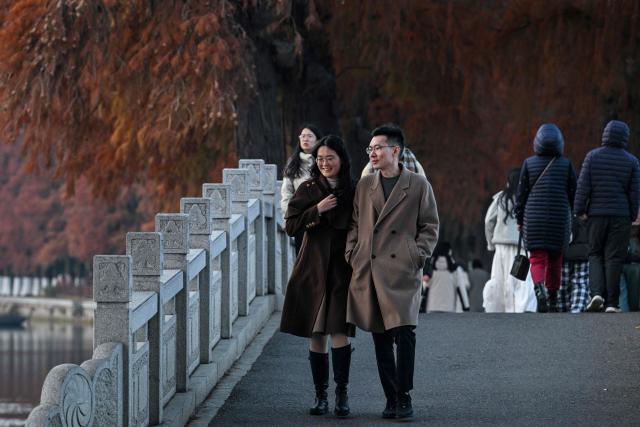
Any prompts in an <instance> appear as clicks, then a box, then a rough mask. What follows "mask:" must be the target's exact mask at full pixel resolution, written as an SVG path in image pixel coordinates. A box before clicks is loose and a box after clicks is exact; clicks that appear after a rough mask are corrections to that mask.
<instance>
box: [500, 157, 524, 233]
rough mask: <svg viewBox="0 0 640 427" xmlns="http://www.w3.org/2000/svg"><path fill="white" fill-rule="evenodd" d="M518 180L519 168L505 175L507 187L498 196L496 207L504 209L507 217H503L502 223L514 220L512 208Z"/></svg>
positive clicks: (514, 204) (514, 203) (514, 202)
mask: <svg viewBox="0 0 640 427" xmlns="http://www.w3.org/2000/svg"><path fill="white" fill-rule="evenodd" d="M519 180H520V168H513V169H511V170H510V171H509V173H508V174H507V187H506V188H505V189H504V190H503V191H502V193H501V194H500V195H499V196H498V205H499V206H500V207H501V208H502V209H504V211H505V212H506V213H507V215H506V216H505V217H504V220H503V221H504V223H505V224H506V223H507V219H508V218H515V217H516V216H515V212H514V208H515V206H516V191H517V190H518V181H519Z"/></svg>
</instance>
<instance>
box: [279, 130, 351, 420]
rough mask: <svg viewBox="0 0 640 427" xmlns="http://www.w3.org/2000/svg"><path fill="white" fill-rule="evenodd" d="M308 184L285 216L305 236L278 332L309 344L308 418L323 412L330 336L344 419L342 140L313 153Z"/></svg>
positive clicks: (347, 359)
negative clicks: (311, 392)
mask: <svg viewBox="0 0 640 427" xmlns="http://www.w3.org/2000/svg"><path fill="white" fill-rule="evenodd" d="M313 155H314V158H315V159H316V164H315V166H314V167H313V168H312V170H311V177H312V178H311V179H310V180H308V181H306V182H305V183H303V184H301V185H300V186H299V187H298V189H297V190H296V192H295V194H294V195H293V197H292V198H291V200H290V201H289V206H288V208H287V212H286V215H285V218H286V231H287V234H289V235H290V236H293V235H295V234H296V233H297V232H299V231H300V230H304V231H305V234H304V239H303V241H302V247H301V248H300V252H299V253H298V258H297V259H296V263H295V265H294V267H293V272H292V273H291V277H290V278H289V283H288V284H287V292H286V295H285V299H284V307H283V309H282V321H281V324H280V330H281V331H282V332H286V333H289V334H293V335H297V336H301V337H307V338H311V343H310V346H309V361H310V364H311V374H312V375H313V382H314V384H315V389H316V401H315V404H314V406H313V407H311V409H310V410H309V413H310V414H311V415H322V414H325V413H327V411H328V402H327V387H328V381H329V355H328V348H327V344H328V336H329V335H330V336H331V358H332V361H333V379H334V381H335V382H336V405H335V409H334V413H335V414H336V415H337V416H347V415H348V414H349V404H348V398H347V384H348V382H349V366H350V364H351V344H350V343H349V339H348V337H349V336H354V332H355V329H354V327H353V326H352V325H348V324H347V320H346V317H347V293H348V287H349V279H350V277H351V268H350V267H349V265H348V264H347V263H346V262H345V259H344V250H345V244H346V238H347V228H348V226H349V220H350V219H351V213H352V209H353V193H354V184H353V181H352V180H351V162H350V160H349V155H348V154H347V151H346V149H345V147H344V144H343V142H342V140H341V139H340V138H339V137H337V136H334V135H329V136H326V137H324V138H322V139H321V140H320V142H318V144H317V145H316V147H315V149H314V151H313Z"/></svg>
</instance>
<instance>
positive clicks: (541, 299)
mask: <svg viewBox="0 0 640 427" xmlns="http://www.w3.org/2000/svg"><path fill="white" fill-rule="evenodd" d="M563 149H564V138H563V136H562V132H560V129H558V127H557V126H556V125H554V124H543V125H542V126H540V128H539V129H538V132H537V133H536V137H535V139H534V140H533V151H534V152H535V155H534V156H532V157H529V158H528V159H526V160H525V161H524V163H523V164H522V169H521V173H520V182H519V183H518V192H517V195H516V207H515V213H516V220H517V222H518V228H519V229H520V230H521V231H522V232H523V233H524V241H525V247H526V248H527V250H528V251H529V259H530V261H531V278H532V279H533V283H534V286H535V293H536V299H537V300H538V311H539V312H542V313H544V312H547V311H549V310H552V311H556V304H557V299H558V289H559V288H560V274H561V270H562V250H563V248H565V247H566V245H567V244H568V242H569V231H570V222H571V208H572V207H573V198H574V194H575V189H576V173H575V171H574V169H573V166H572V165H571V161H570V160H569V159H567V158H566V157H564V156H563V155H562V152H563ZM552 161H553V163H551V162H552ZM547 166H548V168H547ZM545 168H547V169H546V171H545ZM543 171H544V174H543ZM541 175H542V176H541ZM538 178H540V179H539V180H538Z"/></svg>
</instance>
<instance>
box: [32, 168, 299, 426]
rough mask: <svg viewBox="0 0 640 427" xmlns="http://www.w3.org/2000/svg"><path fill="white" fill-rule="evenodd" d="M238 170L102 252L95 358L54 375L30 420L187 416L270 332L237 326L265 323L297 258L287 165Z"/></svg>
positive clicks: (136, 421) (116, 421)
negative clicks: (287, 204) (282, 172)
mask: <svg viewBox="0 0 640 427" xmlns="http://www.w3.org/2000/svg"><path fill="white" fill-rule="evenodd" d="M239 166H240V167H239V168H237V169H225V170H224V171H223V183H221V184H204V185H203V187H202V193H203V194H202V196H203V197H200V198H183V199H181V201H180V211H181V213H179V214H165V213H160V214H158V215H156V231H155V232H144V233H143V232H135V233H128V234H127V245H126V255H96V256H95V257H94V261H93V286H94V300H95V304H96V310H95V316H94V352H93V357H92V359H90V360H88V361H86V362H84V363H83V364H82V365H80V366H77V365H74V364H63V365H59V366H56V367H55V368H53V369H52V370H51V371H50V372H49V374H48V375H47V377H46V379H45V381H44V385H43V389H42V395H41V401H40V405H39V406H37V407H36V408H35V409H34V410H33V411H32V412H31V414H30V415H29V418H28V419H27V426H146V425H159V424H163V425H184V424H185V423H186V421H187V420H188V417H189V416H190V415H191V412H190V411H189V410H187V412H185V409H184V408H185V407H187V408H192V409H191V411H192V410H193V408H195V405H197V404H198V403H200V402H201V401H202V399H204V396H206V395H208V394H209V392H210V391H211V388H212V387H213V386H214V385H215V382H216V381H217V379H219V378H220V377H222V375H223V374H224V371H226V370H227V369H228V368H229V367H230V366H231V362H232V360H235V358H237V357H239V353H241V352H242V351H243V350H244V348H245V347H246V345H247V344H248V341H250V339H251V338H253V335H255V333H257V331H258V330H259V326H260V324H256V325H253V327H252V328H247V327H245V328H244V329H238V330H237V331H236V326H237V325H236V323H237V322H239V317H245V318H247V319H251V316H258V313H262V315H263V318H264V320H263V321H266V317H264V314H265V309H264V307H268V309H266V310H267V312H266V313H267V314H268V313H270V311H272V310H273V309H274V308H276V307H278V306H279V305H280V304H281V301H282V293H283V290H284V287H285V284H286V280H287V278H288V275H289V273H290V271H291V267H292V264H293V252H294V251H293V247H292V245H291V240H290V239H289V237H288V236H287V235H286V234H285V233H284V230H283V219H282V212H280V209H279V200H280V193H279V190H280V185H279V182H278V181H276V166H275V165H266V164H264V162H263V161H262V160H241V161H240V165H239ZM264 301H268V302H267V303H263V302H264ZM254 306H255V307H256V310H255V311H256V313H253V308H254ZM256 318H257V317H256ZM261 319H262V318H261ZM246 323H247V322H246V321H245V322H244V323H242V322H240V323H238V325H240V326H239V328H241V327H242V325H244V324H246ZM236 332H237V337H236ZM252 334H253V335H252ZM234 340H236V341H234ZM226 342H234V344H233V345H226ZM224 357H226V359H225V360H224V361H222V360H219V359H221V358H224ZM227 359H228V360H227ZM229 360H231V362H230V361H229ZM196 391H197V393H196ZM194 396H195V398H194ZM189 399H190V400H189ZM176 413H177V414H178V415H176Z"/></svg>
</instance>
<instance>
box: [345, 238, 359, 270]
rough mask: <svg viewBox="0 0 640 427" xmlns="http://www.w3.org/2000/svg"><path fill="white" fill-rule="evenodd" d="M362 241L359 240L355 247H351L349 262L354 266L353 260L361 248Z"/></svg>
mask: <svg viewBox="0 0 640 427" xmlns="http://www.w3.org/2000/svg"><path fill="white" fill-rule="evenodd" d="M360 246H361V245H360V242H357V243H356V245H355V246H354V247H353V249H351V253H350V254H349V260H348V261H347V264H349V265H351V266H353V260H354V259H355V257H356V255H357V253H358V250H359V249H360Z"/></svg>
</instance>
